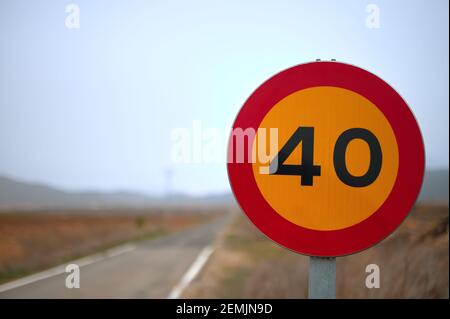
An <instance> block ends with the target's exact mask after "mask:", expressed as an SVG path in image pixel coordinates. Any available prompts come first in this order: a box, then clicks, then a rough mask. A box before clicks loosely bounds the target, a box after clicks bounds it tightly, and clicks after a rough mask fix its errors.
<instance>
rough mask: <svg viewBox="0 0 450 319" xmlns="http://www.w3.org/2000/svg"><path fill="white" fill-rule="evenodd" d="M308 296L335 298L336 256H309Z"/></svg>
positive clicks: (313, 297) (311, 297)
mask: <svg viewBox="0 0 450 319" xmlns="http://www.w3.org/2000/svg"><path fill="white" fill-rule="evenodd" d="M308 298H310V299H335V298H336V258H333V257H332V258H328V257H309V284H308Z"/></svg>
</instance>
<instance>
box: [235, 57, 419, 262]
mask: <svg viewBox="0 0 450 319" xmlns="http://www.w3.org/2000/svg"><path fill="white" fill-rule="evenodd" d="M317 86H334V87H340V88H344V89H348V90H351V91H354V92H356V93H358V94H360V95H362V96H364V97H365V98H367V99H368V100H370V101H371V102H372V103H374V104H375V105H376V106H377V107H378V108H379V109H380V110H381V111H382V112H383V114H384V115H385V117H386V118H387V119H388V121H389V122H390V124H391V126H392V129H393V131H394V134H395V137H396V139H397V145H398V151H399V168H398V173H397V179H396V181H395V184H394V186H393V188H392V191H391V193H390V194H389V196H388V198H387V199H386V200H385V202H384V203H383V204H382V205H381V207H380V208H379V209H378V210H377V211H376V212H375V213H373V214H372V215H371V216H370V217H369V218H367V219H365V220H364V221H362V222H360V223H358V224H356V225H353V226H351V227H347V228H344V229H339V230H332V231H320V230H312V229H308V228H304V227H301V226H298V225H296V224H294V223H292V222H290V221H288V220H286V219H285V218H283V217H282V216H281V215H279V214H278V213H276V212H275V211H274V209H273V208H272V207H271V206H270V205H269V204H268V203H267V202H266V200H265V199H264V197H263V196H262V194H261V192H260V190H259V189H258V187H257V184H256V181H255V178H254V175H253V170H252V164H251V163H231V162H229V163H228V165H227V166H228V177H229V180H230V184H231V188H232V190H233V193H234V195H235V197H236V199H237V201H238V203H239V205H240V206H241V208H242V209H243V211H244V212H245V213H246V214H247V216H248V217H249V218H250V220H251V221H252V222H253V223H254V224H255V225H256V226H257V227H258V228H259V230H260V231H262V232H263V233H264V234H265V235H266V236H268V237H269V238H270V239H272V240H273V241H275V242H277V243H278V244H280V245H282V246H284V247H286V248H289V249H291V250H293V251H296V252H298V253H301V254H305V255H310V256H322V257H324V256H329V257H332V256H342V255H348V254H352V253H356V252H359V251H361V250H364V249H367V248H369V247H371V246H373V245H375V244H377V243H378V242H380V241H381V240H383V239H384V238H385V237H387V236H388V235H389V234H390V233H392V232H393V231H394V230H395V229H396V228H397V227H398V226H399V225H400V224H401V222H402V221H403V220H404V218H405V217H406V216H407V215H408V213H409V211H410V210H411V208H412V206H413V204H414V202H415V200H416V198H417V196H418V194H419V191H420V188H421V185H422V180H423V174H424V168H425V150H424V144H423V140H422V135H421V133H420V129H419V126H418V124H417V122H416V120H415V118H414V115H413V114H412V112H411V110H410V109H409V107H408V105H407V104H406V103H405V101H404V100H403V99H402V97H401V96H400V95H399V94H398V93H397V92H396V91H395V90H394V89H393V88H392V87H391V86H389V85H388V84H387V83H386V82H384V81H383V80H382V79H380V78H379V77H377V76H376V75H374V74H372V73H370V72H368V71H365V70H363V69H361V68H358V67H355V66H353V65H349V64H344V63H338V62H311V63H306V64H301V65H297V66H294V67H292V68H289V69H287V70H284V71H282V72H280V73H278V74H276V75H275V76H273V77H272V78H270V79H269V80H267V81H266V82H265V83H263V84H262V85H261V86H260V87H259V88H258V89H256V91H255V92H254V93H253V94H252V95H251V96H250V97H249V99H248V100H247V101H246V102H245V104H244V106H243V107H242V109H241V110H240V112H239V114H238V116H237V118H236V120H235V122H234V124H233V129H234V128H239V127H240V128H243V129H245V128H254V129H255V130H257V129H258V127H259V125H260V123H261V122H262V120H263V118H264V116H265V115H266V114H267V112H268V111H269V110H270V109H271V108H272V107H273V106H274V105H275V104H276V103H277V102H279V101H280V100H281V99H283V98H284V97H286V96H288V95H290V94H291V93H294V92H296V91H299V90H302V89H306V88H311V87H317ZM230 142H231V141H229V146H228V152H230V151H231V150H230V146H231V144H230ZM249 143H250V144H252V143H253V141H249ZM250 146H251V145H250ZM229 154H230V153H229ZM247 162H248V161H247Z"/></svg>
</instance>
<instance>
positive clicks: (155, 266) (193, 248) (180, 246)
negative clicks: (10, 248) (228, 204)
mask: <svg viewBox="0 0 450 319" xmlns="http://www.w3.org/2000/svg"><path fill="white" fill-rule="evenodd" d="M229 219H230V217H229V216H225V217H221V218H219V219H215V220H213V221H212V222H209V223H207V224H203V225H199V226H196V227H194V228H191V229H188V230H185V231H182V232H179V233H176V234H172V235H168V236H165V237H162V238H159V239H154V240H149V241H144V242H139V243H136V244H133V246H131V249H126V250H124V251H122V252H120V253H117V254H110V255H109V256H103V257H101V258H100V260H96V257H95V256H93V257H92V258H91V259H90V261H89V263H88V264H86V265H84V266H81V267H80V288H73V289H68V288H67V287H66V285H65V282H66V277H67V275H68V274H67V273H59V274H58V273H57V274H55V275H51V276H49V277H48V278H45V279H41V280H38V281H35V282H32V283H28V284H25V285H22V286H20V287H16V288H13V289H9V290H6V291H3V292H0V299H2V298H166V297H167V296H168V295H169V293H170V292H171V291H172V289H173V288H174V287H175V286H176V285H177V284H178V283H179V282H180V280H181V278H182V277H183V276H184V274H185V273H186V271H187V270H188V269H189V268H190V266H191V265H192V264H193V263H194V261H195V260H196V258H197V257H198V256H199V254H200V253H201V252H202V250H204V248H205V247H207V246H209V245H211V244H212V243H213V242H214V240H215V238H216V237H217V236H218V235H219V234H220V232H221V230H222V229H223V228H224V227H225V226H226V224H227V223H228V221H229ZM88 259H89V258H88ZM97 259H99V258H97ZM62 267H64V265H62ZM25 281H26V278H25Z"/></svg>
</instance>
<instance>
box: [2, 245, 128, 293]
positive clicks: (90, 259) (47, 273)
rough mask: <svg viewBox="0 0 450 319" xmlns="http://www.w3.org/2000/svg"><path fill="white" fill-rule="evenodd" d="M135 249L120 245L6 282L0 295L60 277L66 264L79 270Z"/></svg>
mask: <svg viewBox="0 0 450 319" xmlns="http://www.w3.org/2000/svg"><path fill="white" fill-rule="evenodd" d="M135 249H136V246H134V245H122V246H119V247H115V248H111V249H108V250H106V251H105V252H103V253H98V254H95V255H92V256H87V257H84V258H81V259H78V260H74V261H70V262H68V263H66V264H64V265H59V266H56V267H53V268H50V269H47V270H44V271H41V272H38V273H36V274H33V275H30V276H27V277H24V278H20V279H17V280H14V281H10V282H7V283H6V284H3V285H0V293H2V292H5V291H8V290H11V289H15V288H18V287H21V286H25V285H28V284H31V283H33V282H36V281H40V280H43V279H47V278H50V277H53V276H56V275H60V274H62V273H65V271H66V265H68V264H77V265H78V266H79V267H80V268H81V267H83V266H87V265H90V264H93V263H96V262H99V261H102V260H105V259H109V258H113V257H116V256H119V255H122V254H125V253H128V252H131V251H133V250H135Z"/></svg>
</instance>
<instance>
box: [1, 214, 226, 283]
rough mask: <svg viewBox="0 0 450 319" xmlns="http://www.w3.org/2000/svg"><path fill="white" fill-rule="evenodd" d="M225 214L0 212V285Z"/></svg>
mask: <svg viewBox="0 0 450 319" xmlns="http://www.w3.org/2000/svg"><path fill="white" fill-rule="evenodd" d="M221 213H223V212H222V211H221V210H220V209H219V210H217V211H212V212H199V211H196V210H189V209H179V210H178V211H177V210H176V209H171V210H167V209H166V210H163V209H148V210H133V211H132V212H131V213H130V211H129V210H120V209H114V210H101V211H99V210H96V211H74V210H71V211H50V212H49V211H33V212H17V211H14V212H12V211H11V212H5V211H3V212H2V213H0V282H5V281H8V280H11V279H14V278H18V277H21V276H23V275H26V274H29V273H31V272H34V271H38V270H42V269H45V268H48V267H51V266H54V265H57V264H60V263H63V262H66V261H68V260H71V259H75V258H79V257H81V256H85V255H88V254H92V253H95V252H99V251H101V250H104V249H106V248H110V247H112V246H115V245H119V244H122V243H125V242H127V241H131V240H141V239H150V238H154V237H158V236H161V235H165V234H169V233H171V232H175V231H178V230H181V229H185V228H187V227H191V226H193V225H195V224H198V223H201V222H205V221H207V220H210V219H211V218H213V217H215V216H217V215H218V214H221Z"/></svg>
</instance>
